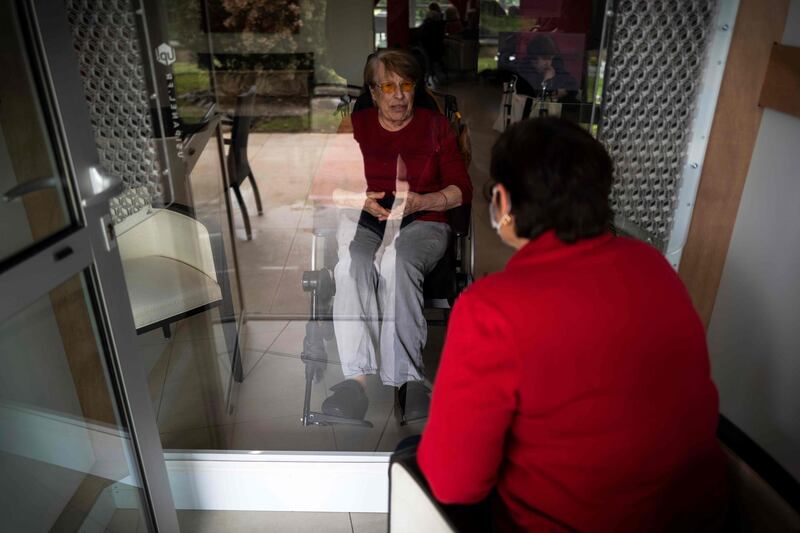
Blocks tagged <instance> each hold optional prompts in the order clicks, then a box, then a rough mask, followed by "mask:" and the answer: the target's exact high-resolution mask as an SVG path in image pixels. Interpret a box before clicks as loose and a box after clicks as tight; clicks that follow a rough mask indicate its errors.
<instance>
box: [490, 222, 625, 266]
mask: <svg viewBox="0 0 800 533" xmlns="http://www.w3.org/2000/svg"><path fill="white" fill-rule="evenodd" d="M614 238H615V237H614V235H613V234H612V233H611V232H610V231H606V232H604V233H601V234H600V235H598V236H597V237H591V238H588V239H581V240H579V241H577V242H575V243H573V244H568V243H565V242H564V241H562V240H561V239H559V238H558V237H556V232H555V230H549V231H546V232H544V233H542V234H541V235H539V236H538V237H536V238H535V239H533V240H531V241H530V242H528V244H526V245H525V246H523V247H522V248H520V249H519V250H517V251H516V253H515V254H514V255H513V256H512V257H511V259H510V260H509V261H508V264H507V265H506V268H508V267H511V266H514V265H515V264H517V263H521V262H524V261H530V260H533V261H536V262H539V261H546V260H548V259H552V258H554V257H563V256H564V255H572V254H573V253H579V252H582V251H584V250H589V249H591V248H594V247H596V246H600V245H603V244H606V243H607V242H609V241H611V240H613V239H614Z"/></svg>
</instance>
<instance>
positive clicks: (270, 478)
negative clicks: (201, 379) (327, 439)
mask: <svg viewBox="0 0 800 533" xmlns="http://www.w3.org/2000/svg"><path fill="white" fill-rule="evenodd" d="M164 455H165V458H166V464H167V473H168V475H169V479H170V485H171V487H172V495H173V499H174V501H175V507H176V508H177V509H194V510H225V511H304V512H352V513H386V512H388V505H389V455H390V454H356V453H329V454H319V453H296V452H287V453H280V452H268V453H267V452H257V453H255V452H254V453H248V452H209V453H204V452H167V453H165V454H164Z"/></svg>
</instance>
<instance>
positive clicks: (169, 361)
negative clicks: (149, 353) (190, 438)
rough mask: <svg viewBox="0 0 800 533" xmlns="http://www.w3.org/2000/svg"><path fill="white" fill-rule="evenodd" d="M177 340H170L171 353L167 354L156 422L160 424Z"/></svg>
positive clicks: (159, 392)
mask: <svg viewBox="0 0 800 533" xmlns="http://www.w3.org/2000/svg"><path fill="white" fill-rule="evenodd" d="M176 342H177V341H174V340H172V341H170V343H169V353H168V354H167V368H165V369H164V379H163V381H162V382H161V388H160V389H159V391H158V407H157V408H156V424H158V420H159V418H160V417H161V406H162V404H163V402H164V391H165V390H166V388H167V378H168V377H169V370H170V368H171V367H172V350H174V349H175V343H176Z"/></svg>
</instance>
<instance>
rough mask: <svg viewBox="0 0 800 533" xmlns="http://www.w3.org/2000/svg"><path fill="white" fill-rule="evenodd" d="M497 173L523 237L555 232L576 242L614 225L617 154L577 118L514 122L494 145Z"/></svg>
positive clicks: (495, 176) (493, 172)
mask: <svg viewBox="0 0 800 533" xmlns="http://www.w3.org/2000/svg"><path fill="white" fill-rule="evenodd" d="M491 175H492V179H494V181H495V182H496V183H501V184H502V185H503V186H504V187H505V188H506V189H507V190H508V192H509V195H510V197H511V213H512V214H513V215H514V224H515V228H516V232H517V236H519V237H523V238H527V239H535V238H536V237H538V236H539V235H541V234H542V233H544V232H545V231H548V230H555V233H556V236H557V237H558V238H559V239H561V240H562V241H564V242H566V243H574V242H576V241H578V240H581V239H586V238H589V237H594V236H596V235H599V234H601V233H603V232H604V231H606V230H607V229H609V228H610V227H611V224H612V220H613V211H612V210H611V206H610V205H609V200H608V195H609V193H610V192H611V185H612V182H613V180H614V171H613V164H612V162H611V158H610V157H609V155H608V152H606V150H605V148H603V145H602V144H600V143H599V142H598V141H597V140H596V139H595V138H594V137H592V136H591V135H590V134H589V133H588V132H587V131H586V130H584V129H583V128H581V127H580V126H577V125H575V124H573V123H571V122H568V121H566V120H564V119H561V118H554V117H542V118H536V119H533V120H524V121H522V122H518V123H516V124H514V125H512V126H511V127H509V128H508V129H506V131H505V132H503V134H502V135H500V138H498V139H497V142H495V144H494V147H492V162H491Z"/></svg>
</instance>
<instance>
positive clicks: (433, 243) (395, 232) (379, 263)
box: [333, 209, 450, 387]
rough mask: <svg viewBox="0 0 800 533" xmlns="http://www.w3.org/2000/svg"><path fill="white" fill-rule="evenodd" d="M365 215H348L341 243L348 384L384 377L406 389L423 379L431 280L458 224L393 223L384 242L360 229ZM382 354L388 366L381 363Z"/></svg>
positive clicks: (342, 218)
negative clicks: (426, 290) (426, 285)
mask: <svg viewBox="0 0 800 533" xmlns="http://www.w3.org/2000/svg"><path fill="white" fill-rule="evenodd" d="M359 216H360V211H355V210H349V209H348V210H342V211H341V212H340V214H339V226H338V228H337V232H336V237H337V240H338V246H339V249H338V251H339V262H338V263H337V264H336V268H335V269H334V277H335V279H336V296H335V297H334V300H333V317H334V321H333V324H334V331H335V333H336V343H337V345H338V350H339V359H340V360H341V362H342V371H343V372H344V376H345V378H350V377H353V376H357V375H360V374H377V373H378V370H379V369H380V378H381V381H382V382H383V383H384V384H386V385H392V386H395V387H398V386H400V385H402V384H403V383H406V382H407V381H417V380H421V379H422V378H423V365H422V348H423V347H424V346H425V341H426V339H427V334H428V330H427V324H426V322H425V317H424V316H423V314H422V309H423V304H424V301H423V296H422V284H423V280H424V279H425V275H426V274H428V273H429V272H430V271H431V270H433V268H434V267H435V266H436V263H437V262H438V261H439V259H441V258H442V257H443V256H444V253H445V250H446V249H447V241H448V238H449V233H450V226H449V225H448V224H445V223H442V222H426V221H419V220H416V221H414V222H411V223H410V224H408V225H407V226H405V227H403V228H402V229H401V228H400V221H399V220H390V221H388V222H387V224H386V231H385V232H384V235H383V237H381V236H380V235H378V234H377V233H375V232H373V231H371V230H369V229H366V228H364V227H363V226H359V225H358V219H359ZM378 348H379V349H380V351H379V353H380V365H378Z"/></svg>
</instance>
